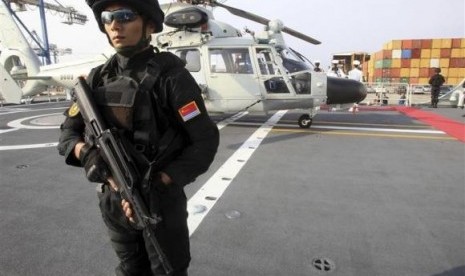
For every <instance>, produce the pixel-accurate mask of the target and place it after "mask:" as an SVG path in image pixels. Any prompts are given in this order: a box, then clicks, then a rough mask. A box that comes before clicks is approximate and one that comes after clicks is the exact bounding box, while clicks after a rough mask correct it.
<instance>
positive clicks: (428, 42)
mask: <svg viewBox="0 0 465 276" xmlns="http://www.w3.org/2000/svg"><path fill="white" fill-rule="evenodd" d="M432 46H433V40H432V39H422V40H421V48H422V49H431V47H432Z"/></svg>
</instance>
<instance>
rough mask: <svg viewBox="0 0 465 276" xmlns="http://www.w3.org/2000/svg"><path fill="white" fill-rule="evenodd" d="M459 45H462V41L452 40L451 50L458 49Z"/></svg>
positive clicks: (458, 39)
mask: <svg viewBox="0 0 465 276" xmlns="http://www.w3.org/2000/svg"><path fill="white" fill-rule="evenodd" d="M461 44H462V39H460V38H453V39H452V48H460V45H461Z"/></svg>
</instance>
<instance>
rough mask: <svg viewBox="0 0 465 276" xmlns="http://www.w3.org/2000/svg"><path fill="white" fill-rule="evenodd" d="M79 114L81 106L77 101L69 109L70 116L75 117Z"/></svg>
mask: <svg viewBox="0 0 465 276" xmlns="http://www.w3.org/2000/svg"><path fill="white" fill-rule="evenodd" d="M78 114H79V106H78V104H77V103H73V105H71V107H70V108H69V109H68V116H69V117H74V116H76V115H78Z"/></svg>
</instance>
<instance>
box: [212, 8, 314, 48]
mask: <svg viewBox="0 0 465 276" xmlns="http://www.w3.org/2000/svg"><path fill="white" fill-rule="evenodd" d="M210 5H211V6H212V7H215V6H217V7H221V8H224V9H226V10H227V11H229V12H230V13H232V14H234V15H237V16H239V17H243V18H245V19H249V20H251V21H254V22H257V23H260V24H263V25H268V23H269V22H270V20H269V19H266V18H264V17H261V16H259V15H256V14H253V13H250V12H246V11H244V10H241V9H237V8H233V7H230V6H227V5H225V4H222V3H218V2H217V1H211V2H210ZM282 31H283V32H285V33H288V34H290V35H292V36H295V37H297V38H300V39H302V40H304V41H306V42H309V43H312V44H321V42H320V41H318V40H316V39H314V38H312V37H309V36H308V35H305V34H303V33H300V32H298V31H296V30H293V29H291V28H288V27H284V28H283V30H282Z"/></svg>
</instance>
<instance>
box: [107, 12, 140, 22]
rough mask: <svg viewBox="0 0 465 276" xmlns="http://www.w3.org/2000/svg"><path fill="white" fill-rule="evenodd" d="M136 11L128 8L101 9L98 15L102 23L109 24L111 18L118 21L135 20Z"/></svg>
mask: <svg viewBox="0 0 465 276" xmlns="http://www.w3.org/2000/svg"><path fill="white" fill-rule="evenodd" d="M137 15H138V13H136V12H134V11H132V10H129V9H121V10H116V11H103V12H102V14H101V15H100V18H101V20H102V23H103V24H111V22H113V20H115V21H116V22H118V23H128V22H132V21H134V20H136V18H137Z"/></svg>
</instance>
